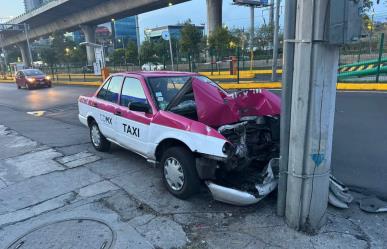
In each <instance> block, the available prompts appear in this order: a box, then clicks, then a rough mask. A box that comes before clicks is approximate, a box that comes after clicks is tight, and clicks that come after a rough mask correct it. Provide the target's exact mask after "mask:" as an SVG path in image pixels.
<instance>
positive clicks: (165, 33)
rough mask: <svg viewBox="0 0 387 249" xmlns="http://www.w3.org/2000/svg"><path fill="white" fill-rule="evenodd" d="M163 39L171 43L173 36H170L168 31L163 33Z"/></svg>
mask: <svg viewBox="0 0 387 249" xmlns="http://www.w3.org/2000/svg"><path fill="white" fill-rule="evenodd" d="M161 38H163V39H164V40H166V41H169V39H171V36H170V35H169V32H168V31H163V33H161Z"/></svg>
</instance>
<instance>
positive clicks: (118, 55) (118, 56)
mask: <svg viewBox="0 0 387 249" xmlns="http://www.w3.org/2000/svg"><path fill="white" fill-rule="evenodd" d="M112 57H113V62H114V64H118V65H121V64H124V63H125V49H123V48H117V49H116V50H114V52H113V54H112Z"/></svg>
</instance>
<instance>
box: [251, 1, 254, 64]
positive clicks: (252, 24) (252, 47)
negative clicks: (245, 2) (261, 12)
mask: <svg viewBox="0 0 387 249" xmlns="http://www.w3.org/2000/svg"><path fill="white" fill-rule="evenodd" d="M254 11H255V7H254V5H251V6H250V53H251V55H253V52H254V51H253V50H254V36H255V32H254V26H255V24H254V18H255V17H254ZM250 67H251V66H250Z"/></svg>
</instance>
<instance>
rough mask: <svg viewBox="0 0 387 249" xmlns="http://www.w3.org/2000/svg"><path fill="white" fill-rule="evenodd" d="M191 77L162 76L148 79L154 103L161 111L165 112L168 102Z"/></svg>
mask: <svg viewBox="0 0 387 249" xmlns="http://www.w3.org/2000/svg"><path fill="white" fill-rule="evenodd" d="M191 77H192V76H167V77H165V76H163V77H150V78H148V84H149V85H150V88H151V90H152V92H153V95H154V96H155V99H156V102H157V104H158V106H159V108H160V109H161V110H165V108H166V107H167V106H168V104H169V102H171V100H172V99H173V98H174V97H175V96H176V94H177V93H178V92H179V90H180V89H181V88H182V87H183V86H184V85H185V84H186V83H187V82H188V81H189V79H190V78H191Z"/></svg>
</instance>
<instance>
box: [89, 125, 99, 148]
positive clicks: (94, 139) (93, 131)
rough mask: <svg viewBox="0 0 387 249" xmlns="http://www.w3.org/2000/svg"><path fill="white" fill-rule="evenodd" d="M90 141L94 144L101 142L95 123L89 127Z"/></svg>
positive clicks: (97, 144)
mask: <svg viewBox="0 0 387 249" xmlns="http://www.w3.org/2000/svg"><path fill="white" fill-rule="evenodd" d="M91 141H92V142H93V144H94V145H95V146H99V145H100V143H101V135H100V133H99V130H98V127H97V126H96V125H93V126H92V127H91Z"/></svg>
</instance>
